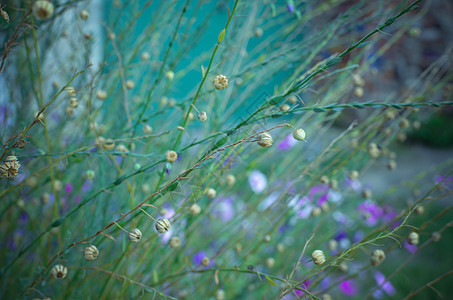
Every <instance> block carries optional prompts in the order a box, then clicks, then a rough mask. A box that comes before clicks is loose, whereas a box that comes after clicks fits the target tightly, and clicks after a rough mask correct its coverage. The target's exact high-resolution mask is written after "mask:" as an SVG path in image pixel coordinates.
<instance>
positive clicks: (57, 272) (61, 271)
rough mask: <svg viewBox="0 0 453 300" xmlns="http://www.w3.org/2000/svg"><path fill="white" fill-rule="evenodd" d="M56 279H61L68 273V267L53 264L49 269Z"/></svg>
mask: <svg viewBox="0 0 453 300" xmlns="http://www.w3.org/2000/svg"><path fill="white" fill-rule="evenodd" d="M50 273H52V276H53V277H55V278H56V279H63V278H65V277H66V275H67V274H68V269H67V268H66V267H65V266H63V265H55V266H54V267H53V268H52V270H51V271H50Z"/></svg>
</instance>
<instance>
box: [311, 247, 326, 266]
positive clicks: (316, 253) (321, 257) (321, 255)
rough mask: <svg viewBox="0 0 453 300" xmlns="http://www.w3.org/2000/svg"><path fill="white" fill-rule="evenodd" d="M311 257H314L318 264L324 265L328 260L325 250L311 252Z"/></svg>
mask: <svg viewBox="0 0 453 300" xmlns="http://www.w3.org/2000/svg"><path fill="white" fill-rule="evenodd" d="M311 257H312V258H313V262H314V263H315V264H317V265H322V264H323V263H325V262H326V257H325V256H324V252H322V251H321V250H315V251H313V253H312V254H311Z"/></svg>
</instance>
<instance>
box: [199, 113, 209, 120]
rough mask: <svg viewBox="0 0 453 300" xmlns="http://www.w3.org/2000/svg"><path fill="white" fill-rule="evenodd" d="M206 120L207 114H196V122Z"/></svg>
mask: <svg viewBox="0 0 453 300" xmlns="http://www.w3.org/2000/svg"><path fill="white" fill-rule="evenodd" d="M207 119H208V114H207V113H206V112H205V111H200V112H199V113H198V120H200V121H201V122H204V121H206V120H207Z"/></svg>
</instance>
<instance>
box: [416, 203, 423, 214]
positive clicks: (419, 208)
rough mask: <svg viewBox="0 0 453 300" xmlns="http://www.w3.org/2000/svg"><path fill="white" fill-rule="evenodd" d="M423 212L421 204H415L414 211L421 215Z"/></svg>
mask: <svg viewBox="0 0 453 300" xmlns="http://www.w3.org/2000/svg"><path fill="white" fill-rule="evenodd" d="M424 212H425V208H424V207H423V206H421V205H419V206H417V207H416V208H415V210H414V213H415V214H417V215H422V214H423V213H424Z"/></svg>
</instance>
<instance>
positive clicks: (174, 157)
mask: <svg viewBox="0 0 453 300" xmlns="http://www.w3.org/2000/svg"><path fill="white" fill-rule="evenodd" d="M165 159H166V160H167V161H168V162H171V163H172V162H175V161H176V160H177V159H178V154H177V153H176V152H175V151H173V150H168V151H167V153H165Z"/></svg>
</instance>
